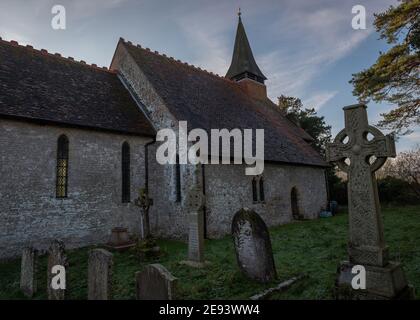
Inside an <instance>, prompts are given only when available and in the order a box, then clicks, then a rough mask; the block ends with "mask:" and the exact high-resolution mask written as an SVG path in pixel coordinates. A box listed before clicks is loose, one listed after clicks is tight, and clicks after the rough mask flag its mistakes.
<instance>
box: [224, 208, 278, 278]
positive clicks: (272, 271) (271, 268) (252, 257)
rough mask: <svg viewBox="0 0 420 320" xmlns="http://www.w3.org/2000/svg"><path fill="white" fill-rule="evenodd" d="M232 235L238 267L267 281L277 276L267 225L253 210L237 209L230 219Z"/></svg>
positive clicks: (249, 275) (251, 276)
mask: <svg viewBox="0 0 420 320" xmlns="http://www.w3.org/2000/svg"><path fill="white" fill-rule="evenodd" d="M232 235H233V242H234V245H235V251H236V258H237V261H238V265H239V267H240V269H241V270H242V271H243V272H244V273H245V274H246V275H247V276H248V277H250V278H251V279H254V280H256V281H259V282H269V281H272V280H274V279H276V277H277V273H276V268H275V265H274V258H273V251H272V248H271V241H270V235H269V233H268V229H267V226H266V225H265V223H264V221H263V220H262V219H261V217H260V216H259V215H258V214H257V213H256V212H255V211H253V210H249V209H246V208H244V209H241V210H239V211H238V212H237V213H236V214H235V216H234V217H233V221H232Z"/></svg>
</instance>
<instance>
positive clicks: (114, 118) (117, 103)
mask: <svg viewBox="0 0 420 320" xmlns="http://www.w3.org/2000/svg"><path fill="white" fill-rule="evenodd" d="M0 117H8V118H16V119H22V120H26V121H37V122H46V123H51V124H59V125H66V126H76V127H83V128H90V129H97V130H107V131H114V132H118V133H124V134H134V135H145V136H154V135H155V132H154V129H153V128H152V126H151V124H150V123H149V122H148V120H147V119H146V118H145V116H144V115H143V113H142V112H141V111H140V110H139V108H138V106H137V105H136V103H135V102H134V100H133V98H132V97H131V95H130V93H129V92H128V91H127V90H126V89H125V87H124V86H123V84H122V83H121V81H120V80H119V79H118V76H117V74H116V73H114V72H110V71H109V70H105V69H102V68H98V67H96V66H95V65H92V66H91V65H87V64H85V63H83V62H76V61H74V60H72V59H71V58H70V59H68V58H63V57H61V56H60V55H58V54H55V55H53V54H49V53H48V52H47V51H45V50H41V51H38V50H34V49H33V48H32V47H30V46H27V47H23V46H20V45H18V43H17V42H15V41H11V42H7V41H3V40H1V38H0Z"/></svg>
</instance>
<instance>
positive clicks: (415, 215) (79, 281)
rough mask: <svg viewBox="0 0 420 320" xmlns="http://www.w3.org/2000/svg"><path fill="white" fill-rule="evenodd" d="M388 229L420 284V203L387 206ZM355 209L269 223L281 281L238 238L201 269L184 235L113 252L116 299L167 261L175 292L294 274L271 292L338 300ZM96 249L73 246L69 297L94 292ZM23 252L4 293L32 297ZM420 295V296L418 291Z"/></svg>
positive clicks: (131, 295) (248, 287)
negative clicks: (23, 280)
mask: <svg viewBox="0 0 420 320" xmlns="http://www.w3.org/2000/svg"><path fill="white" fill-rule="evenodd" d="M382 213H383V219H384V233H385V239H386V241H387V244H388V245H389V247H390V253H391V256H390V258H391V260H393V261H401V262H402V264H403V268H404V271H405V274H406V277H407V279H408V282H409V283H410V284H411V285H413V286H414V287H415V288H420V249H419V247H418V243H420V233H419V232H418V226H419V225H420V207H418V206H411V207H398V208H397V207H390V208H386V207H385V208H383V209H382ZM347 226H348V215H347V214H346V210H343V211H342V212H341V213H340V214H338V215H337V216H334V217H331V218H322V219H317V220H312V221H298V222H295V223H292V224H288V225H283V226H279V227H275V228H271V229H270V230H269V232H270V237H271V243H272V251H273V255H274V262H275V266H276V270H277V276H278V278H277V280H275V281H271V282H268V283H266V284H261V283H258V282H256V281H253V280H250V279H249V278H247V277H246V276H245V275H244V274H243V273H242V272H241V270H240V269H239V267H238V264H237V261H236V258H235V251H234V243H233V241H232V237H231V236H228V237H226V238H224V239H220V240H206V241H205V251H204V258H205V260H206V261H208V262H209V264H207V265H205V266H204V267H203V268H194V267H191V266H188V265H185V264H182V263H181V261H183V260H185V259H186V258H187V252H188V249H187V247H188V245H187V243H184V242H179V241H164V240H162V241H158V245H159V246H160V248H161V255H160V256H159V257H156V258H144V259H142V260H139V259H138V257H136V254H135V250H134V249H129V250H126V251H124V252H113V280H112V288H113V289H112V290H113V292H112V299H136V288H135V273H136V272H138V271H141V270H144V268H145V267H146V266H147V265H149V264H154V263H159V264H162V265H163V266H164V267H165V268H166V269H167V270H168V271H169V272H170V273H171V274H172V275H173V276H174V277H176V278H178V280H177V288H176V294H175V299H248V298H250V297H251V296H253V295H255V294H258V293H260V292H262V291H264V290H265V289H267V288H270V287H274V286H276V285H278V284H279V283H280V282H282V281H284V280H287V279H290V278H292V277H294V276H298V275H301V274H303V275H305V276H306V277H305V278H304V279H302V280H299V281H297V282H296V283H295V284H293V285H292V286H291V287H290V288H288V289H287V290H285V291H283V292H280V293H274V294H273V295H272V296H271V297H270V298H271V299H333V298H334V296H333V291H332V289H333V287H334V282H335V278H336V272H337V266H338V264H339V262H340V261H342V260H343V259H345V257H346V246H347V235H348V227H347ZM91 249H92V247H90V248H82V249H76V250H66V254H67V264H68V267H67V286H68V290H67V292H66V299H87V297H88V283H87V278H88V253H89V250H91ZM20 263H21V261H20V259H16V260H13V261H9V262H3V263H1V264H0V279H1V281H0V299H25V296H24V295H23V293H22V292H21V290H20V288H19V282H20ZM47 264H48V259H47V256H46V255H43V256H40V258H39V263H38V269H37V273H36V278H37V282H38V292H37V293H36V294H35V295H34V297H33V299H47V297H48V295H47V290H46V289H47V285H46V284H47ZM416 298H417V299H419V298H420V296H419V294H418V292H417V296H416Z"/></svg>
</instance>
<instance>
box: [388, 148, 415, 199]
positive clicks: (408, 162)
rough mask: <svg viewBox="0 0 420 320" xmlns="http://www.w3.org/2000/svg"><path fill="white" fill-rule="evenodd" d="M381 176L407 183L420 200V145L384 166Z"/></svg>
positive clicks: (402, 153)
mask: <svg viewBox="0 0 420 320" xmlns="http://www.w3.org/2000/svg"><path fill="white" fill-rule="evenodd" d="M380 175H381V176H382V177H386V176H392V177H395V178H399V179H402V180H404V181H406V182H407V183H408V184H409V185H410V187H411V189H412V190H413V191H414V192H415V194H416V195H417V196H418V197H419V198H420V145H417V146H416V147H415V148H414V149H413V150H410V151H407V152H401V153H400V154H398V157H397V158H396V159H395V160H393V161H390V162H388V163H387V164H386V165H385V166H384V169H383V171H382V172H381V173H380Z"/></svg>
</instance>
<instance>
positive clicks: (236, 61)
mask: <svg viewBox="0 0 420 320" xmlns="http://www.w3.org/2000/svg"><path fill="white" fill-rule="evenodd" d="M241 15H242V13H241V9H240V8H239V11H238V17H239V19H238V29H237V31H236V39H235V47H234V49H233V56H232V63H231V65H230V68H229V70H228V72H227V74H226V78H229V79H232V80H236V81H239V80H242V79H245V78H248V79H252V80H255V81H258V82H260V83H264V80H267V78H266V77H265V76H264V74H263V73H262V72H261V70H260V68H258V65H257V63H256V62H255V59H254V55H253V54H252V50H251V46H250V45H249V42H248V38H247V36H246V33H245V28H244V25H243V24H242V19H241Z"/></svg>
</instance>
